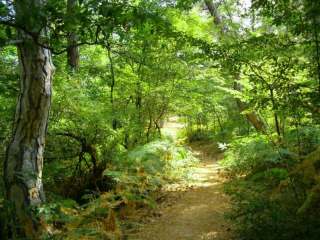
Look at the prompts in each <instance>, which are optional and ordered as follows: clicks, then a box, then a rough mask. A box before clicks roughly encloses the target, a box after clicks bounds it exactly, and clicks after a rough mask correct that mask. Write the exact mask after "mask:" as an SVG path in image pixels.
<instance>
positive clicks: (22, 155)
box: [4, 0, 54, 239]
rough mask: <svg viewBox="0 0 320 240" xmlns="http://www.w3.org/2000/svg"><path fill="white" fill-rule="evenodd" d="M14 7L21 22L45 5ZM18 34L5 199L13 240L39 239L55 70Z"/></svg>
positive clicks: (47, 53)
mask: <svg viewBox="0 0 320 240" xmlns="http://www.w3.org/2000/svg"><path fill="white" fill-rule="evenodd" d="M15 3H16V14H17V21H18V20H19V17H20V18H21V19H22V18H24V14H26V12H25V11H30V10H28V6H27V5H29V4H30V5H31V6H39V5H41V4H42V1H41V0H33V1H31V2H29V1H27V2H26V1H16V2H15ZM35 14H38V13H35ZM29 16H30V14H29ZM35 19H36V17H35ZM30 22H31V20H30ZM30 22H29V23H30ZM26 26H28V23H26ZM29 26H31V25H29ZM36 30H37V29H31V30H30V32H33V33H35V32H37V31H36ZM19 34H20V36H21V39H22V40H23V43H22V44H20V45H19V46H18V54H19V63H20V69H21V72H20V86H21V89H20V96H19V99H18V102H17V107H16V114H15V121H14V126H13V136H12V140H11V142H10V144H9V146H8V148H7V152H6V158H5V164H4V181H5V187H6V197H7V200H8V201H9V202H10V203H12V207H13V210H14V214H13V215H14V218H15V219H14V221H15V222H13V224H12V226H9V228H10V230H11V233H9V234H10V235H11V237H13V238H15V236H22V237H25V238H27V239H29V238H30V239H37V238H38V237H39V236H38V232H39V223H38V222H37V221H36V218H35V215H34V212H33V211H32V209H33V208H34V207H35V206H37V205H39V204H40V203H42V202H43V201H44V199H45V197H44V192H43V186H42V168H43V153H44V147H45V136H46V131H47V123H48V116H49V109H50V104H51V92H52V82H51V80H52V75H53V72H54V66H53V64H52V59H51V52H50V51H49V50H48V49H45V48H43V47H41V46H39V45H38V44H36V43H35V42H34V38H31V37H30V36H29V35H26V34H25V33H24V32H20V33H19ZM33 37H34V36H33Z"/></svg>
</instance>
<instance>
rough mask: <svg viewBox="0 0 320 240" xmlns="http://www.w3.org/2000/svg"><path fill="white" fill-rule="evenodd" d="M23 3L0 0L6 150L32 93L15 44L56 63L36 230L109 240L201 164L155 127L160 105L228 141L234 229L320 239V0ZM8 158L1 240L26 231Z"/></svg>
mask: <svg viewBox="0 0 320 240" xmlns="http://www.w3.org/2000/svg"><path fill="white" fill-rule="evenodd" d="M23 2H24V1H22V0H19V1H15V2H14V1H0V65H1V68H0V145H1V149H0V158H1V159H10V156H9V155H10V151H9V150H8V149H9V147H8V146H11V145H12V140H11V139H12V135H14V134H16V131H12V129H15V128H14V127H15V126H16V125H17V119H18V120H19V116H20V115H19V109H20V108H19V104H18V107H16V99H17V98H18V97H19V95H20V98H19V99H20V100H21V99H22V98H23V94H25V92H26V91H27V90H24V86H25V85H24V82H23V80H22V79H24V76H25V75H26V74H27V73H28V71H25V69H24V68H23V67H25V66H22V65H23V64H22V59H23V51H22V49H24V48H25V47H26V46H29V45H30V46H33V45H32V44H34V45H35V46H38V47H39V48H41V49H45V50H48V51H50V52H51V53H52V54H53V56H52V61H53V63H54V65H55V73H54V75H53V93H52V105H51V108H50V116H49V119H48V120H45V121H47V123H48V128H47V135H46V148H45V153H44V157H43V159H44V166H43V177H42V178H41V180H40V181H43V185H44V191H45V193H46V202H41V204H39V205H37V206H36V209H33V206H31V207H32V210H31V211H34V212H36V213H34V214H33V213H32V214H31V215H32V217H33V218H34V219H32V221H34V222H37V223H38V224H39V225H41V226H42V227H41V229H42V230H41V231H42V233H43V234H42V235H41V236H42V237H41V238H48V239H49V238H51V237H57V239H76V238H79V236H87V237H88V239H89V238H90V239H109V238H110V239H119V238H120V236H121V227H120V225H121V226H122V225H125V224H126V221H125V220H126V215H127V214H128V213H127V212H128V211H129V210H132V209H138V208H141V207H152V206H154V205H155V204H156V193H157V192H158V190H159V189H160V188H161V186H163V185H164V184H165V183H168V182H172V181H180V180H183V179H184V180H185V179H187V178H188V173H189V171H190V168H191V167H192V166H193V165H194V164H196V160H195V159H194V158H193V157H192V156H191V153H190V152H189V151H188V150H187V149H186V148H185V147H183V146H180V145H179V144H177V143H175V142H174V141H175V140H172V139H171V140H170V138H169V137H168V136H166V135H165V134H163V132H162V128H163V124H164V123H165V122H166V119H167V118H168V117H170V116H179V119H180V120H181V121H182V122H183V123H184V124H185V129H183V130H182V131H181V136H180V137H181V138H183V137H184V138H185V139H186V142H187V141H189V142H192V141H198V140H202V141H208V142H216V143H218V144H219V145H220V146H221V150H223V151H225V157H224V160H223V161H222V162H221V165H222V166H223V167H224V168H225V169H226V172H227V175H228V180H229V181H228V183H227V184H226V192H227V193H228V194H229V195H230V196H231V199H232V204H233V209H232V212H230V213H229V218H230V219H231V220H232V221H233V222H234V223H235V225H236V228H237V229H236V230H237V231H236V234H237V239H246V240H250V239H261V240H262V239H266V240H267V239H270V240H271V239H277V240H280V239H283V240H285V239H290V240H293V239H297V240H298V239H299V240H302V239H308V240H312V239H317V238H318V236H319V229H320V222H319V217H320V212H319V207H320V206H319V199H320V182H319V162H320V147H319V145H320V125H319V120H320V45H319V44H320V43H319V41H320V39H319V38H320V34H319V32H320V3H319V1H313V0H298V1H285V0H277V1H271V0H270V1H269V0H263V1H260V0H253V1H252V2H251V1H236V0H226V1H206V0H205V1H182V0H181V1H169V0H168V1H167V0H163V1H153V0H152V1H148V0H138V1H134V0H132V1H131V0H126V1H116V0H114V1H113V0H112V1H106V0H95V1H93V0H82V1H80V0H79V1H77V0H68V1H57V0H48V1H38V0H32V1H31V2H32V4H31V3H30V6H28V11H24V12H23V7H21V6H24V5H23V4H22V3H23ZM40 3H41V4H40ZM19 4H20V5H21V6H20V5H19ZM19 6H20V7H19ZM21 12H23V14H21ZM28 44H29V45H28ZM30 49H32V47H30ZM30 59H32V58H31V57H30ZM30 61H31V60H30ZM39 61H40V60H39ZM30 71H31V70H30ZM19 76H20V77H19ZM19 79H20V80H19ZM39 79H42V78H41V77H39ZM31 86H32V87H31V88H30V89H33V90H34V91H37V90H38V89H41V88H40V87H38V86H36V85H31ZM39 91H40V92H41V91H42V90H39ZM41 93H42V92H41ZM30 101H32V100H30ZM22 105H23V104H22ZM34 107H35V108H36V107H37V106H34ZM15 109H16V110H15ZM28 111H29V112H33V111H36V110H35V109H29V110H28ZM48 111H49V110H48ZM35 115H36V117H39V116H37V114H35ZM36 117H35V118H36ZM12 125H13V126H14V127H13V128H12ZM30 125H32V124H30ZM26 127H27V128H28V127H29V128H32V127H34V126H29V125H26ZM24 137H25V136H24ZM36 139H38V138H36ZM36 141H38V140H36ZM39 145H41V144H39ZM27 147H30V146H27ZM27 147H26V148H27ZM22 155H23V154H22ZM6 161H7V160H6ZM6 161H1V164H0V168H1V169H2V171H1V172H3V173H4V179H5V181H4V182H3V181H2V179H3V178H2V177H1V183H0V208H1V214H0V218H1V223H0V228H1V235H0V238H1V239H2V238H3V239H7V238H8V239H10V238H15V237H16V238H17V236H18V235H20V230H12V229H15V228H17V227H16V226H14V225H15V221H16V219H15V218H14V217H12V216H14V215H15V214H12V213H13V212H14V211H15V210H14V209H12V208H13V205H14V204H12V202H11V201H10V196H8V194H7V195H6V191H8V183H7V182H8V180H6V174H7V173H6V171H7V169H8V167H6V166H5V165H6V164H7V163H6ZM41 173H42V171H41ZM23 174H25V175H32V174H33V173H23ZM27 177H28V176H27ZM29 177H30V178H32V176H29ZM17 178H19V176H18V175H17ZM16 207H17V205H16ZM128 209H129V210H128ZM31 215H30V216H31ZM17 216H18V217H17V218H19V217H20V216H19V214H17ZM28 216H29V215H28ZM20 221H22V220H21V219H20ZM120 222H121V223H122V224H120ZM23 228H24V227H21V229H23ZM43 229H44V230H43ZM23 231H25V230H22V232H23ZM25 232H26V231H25ZM24 234H25V235H27V236H30V235H28V234H29V233H24ZM32 236H33V235H32ZM39 236H40V235H39ZM39 238H40V237H39Z"/></svg>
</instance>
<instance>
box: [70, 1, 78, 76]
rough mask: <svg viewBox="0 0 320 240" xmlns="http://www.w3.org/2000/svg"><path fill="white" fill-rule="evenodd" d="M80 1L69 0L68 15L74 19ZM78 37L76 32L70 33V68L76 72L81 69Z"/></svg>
mask: <svg viewBox="0 0 320 240" xmlns="http://www.w3.org/2000/svg"><path fill="white" fill-rule="evenodd" d="M77 4H78V0H68V3H67V14H68V15H69V16H70V17H72V14H73V13H74V11H75V8H76V7H77ZM77 39H78V38H77V35H76V34H75V33H74V32H70V33H69V36H68V49H67V56H68V66H69V67H70V68H71V70H72V71H76V70H77V69H78V68H79V47H78V46H77Z"/></svg>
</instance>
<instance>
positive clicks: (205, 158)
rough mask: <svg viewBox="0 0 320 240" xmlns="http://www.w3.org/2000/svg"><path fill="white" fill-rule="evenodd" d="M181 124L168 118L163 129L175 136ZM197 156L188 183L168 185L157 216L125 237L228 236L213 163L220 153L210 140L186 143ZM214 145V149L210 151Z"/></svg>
mask: <svg viewBox="0 0 320 240" xmlns="http://www.w3.org/2000/svg"><path fill="white" fill-rule="evenodd" d="M182 127H183V124H181V123H179V122H178V119H177V118H170V120H169V121H168V122H167V123H166V124H165V126H164V129H163V130H164V131H163V132H164V133H165V134H169V135H170V136H171V137H173V138H174V139H177V133H178V131H179V130H180V129H181V128H182ZM190 147H191V149H192V152H193V154H194V155H195V156H196V157H197V158H198V159H200V160H201V161H200V163H199V165H198V166H197V167H196V168H195V171H194V174H193V178H192V179H193V180H192V182H190V183H189V184H188V186H179V184H174V186H168V189H167V191H168V193H167V197H166V200H164V202H163V203H162V204H161V205H160V210H159V213H160V214H159V217H153V218H151V219H149V220H150V221H149V222H148V223H146V224H144V225H143V226H142V227H141V228H140V231H139V232H137V233H136V234H135V235H133V236H131V237H130V238H128V239H129V240H230V239H231V238H232V237H231V227H230V226H229V223H227V222H226V220H225V219H224V213H225V212H226V211H228V208H229V200H228V198H227V196H226V195H224V193H223V190H222V185H223V181H224V178H223V177H222V176H221V174H220V167H219V165H218V163H217V160H219V159H220V158H221V157H222V154H221V153H219V151H218V149H217V147H215V145H213V144H210V145H209V144H205V143H201V142H198V143H194V144H191V145H190ZM212 148H213V149H216V150H217V151H212Z"/></svg>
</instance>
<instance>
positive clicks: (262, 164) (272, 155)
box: [221, 135, 280, 175]
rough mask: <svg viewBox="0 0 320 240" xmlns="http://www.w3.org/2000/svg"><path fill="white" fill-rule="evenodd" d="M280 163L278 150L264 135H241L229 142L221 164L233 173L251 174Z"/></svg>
mask: <svg viewBox="0 0 320 240" xmlns="http://www.w3.org/2000/svg"><path fill="white" fill-rule="evenodd" d="M279 163H280V155H279V152H278V151H277V150H276V149H275V148H274V147H273V146H272V144H270V142H269V141H268V139H267V138H266V137H265V136H259V135H257V136H256V135H254V136H248V137H241V138H238V139H236V140H235V141H233V142H232V143H231V144H229V147H228V149H227V151H226V153H225V158H224V160H223V161H221V164H222V165H223V166H224V167H225V168H226V169H227V170H228V171H229V172H230V173H231V174H235V175H242V174H249V173H250V174H251V173H255V172H258V171H261V170H264V169H267V168H269V167H270V166H275V165H277V164H279Z"/></svg>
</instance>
